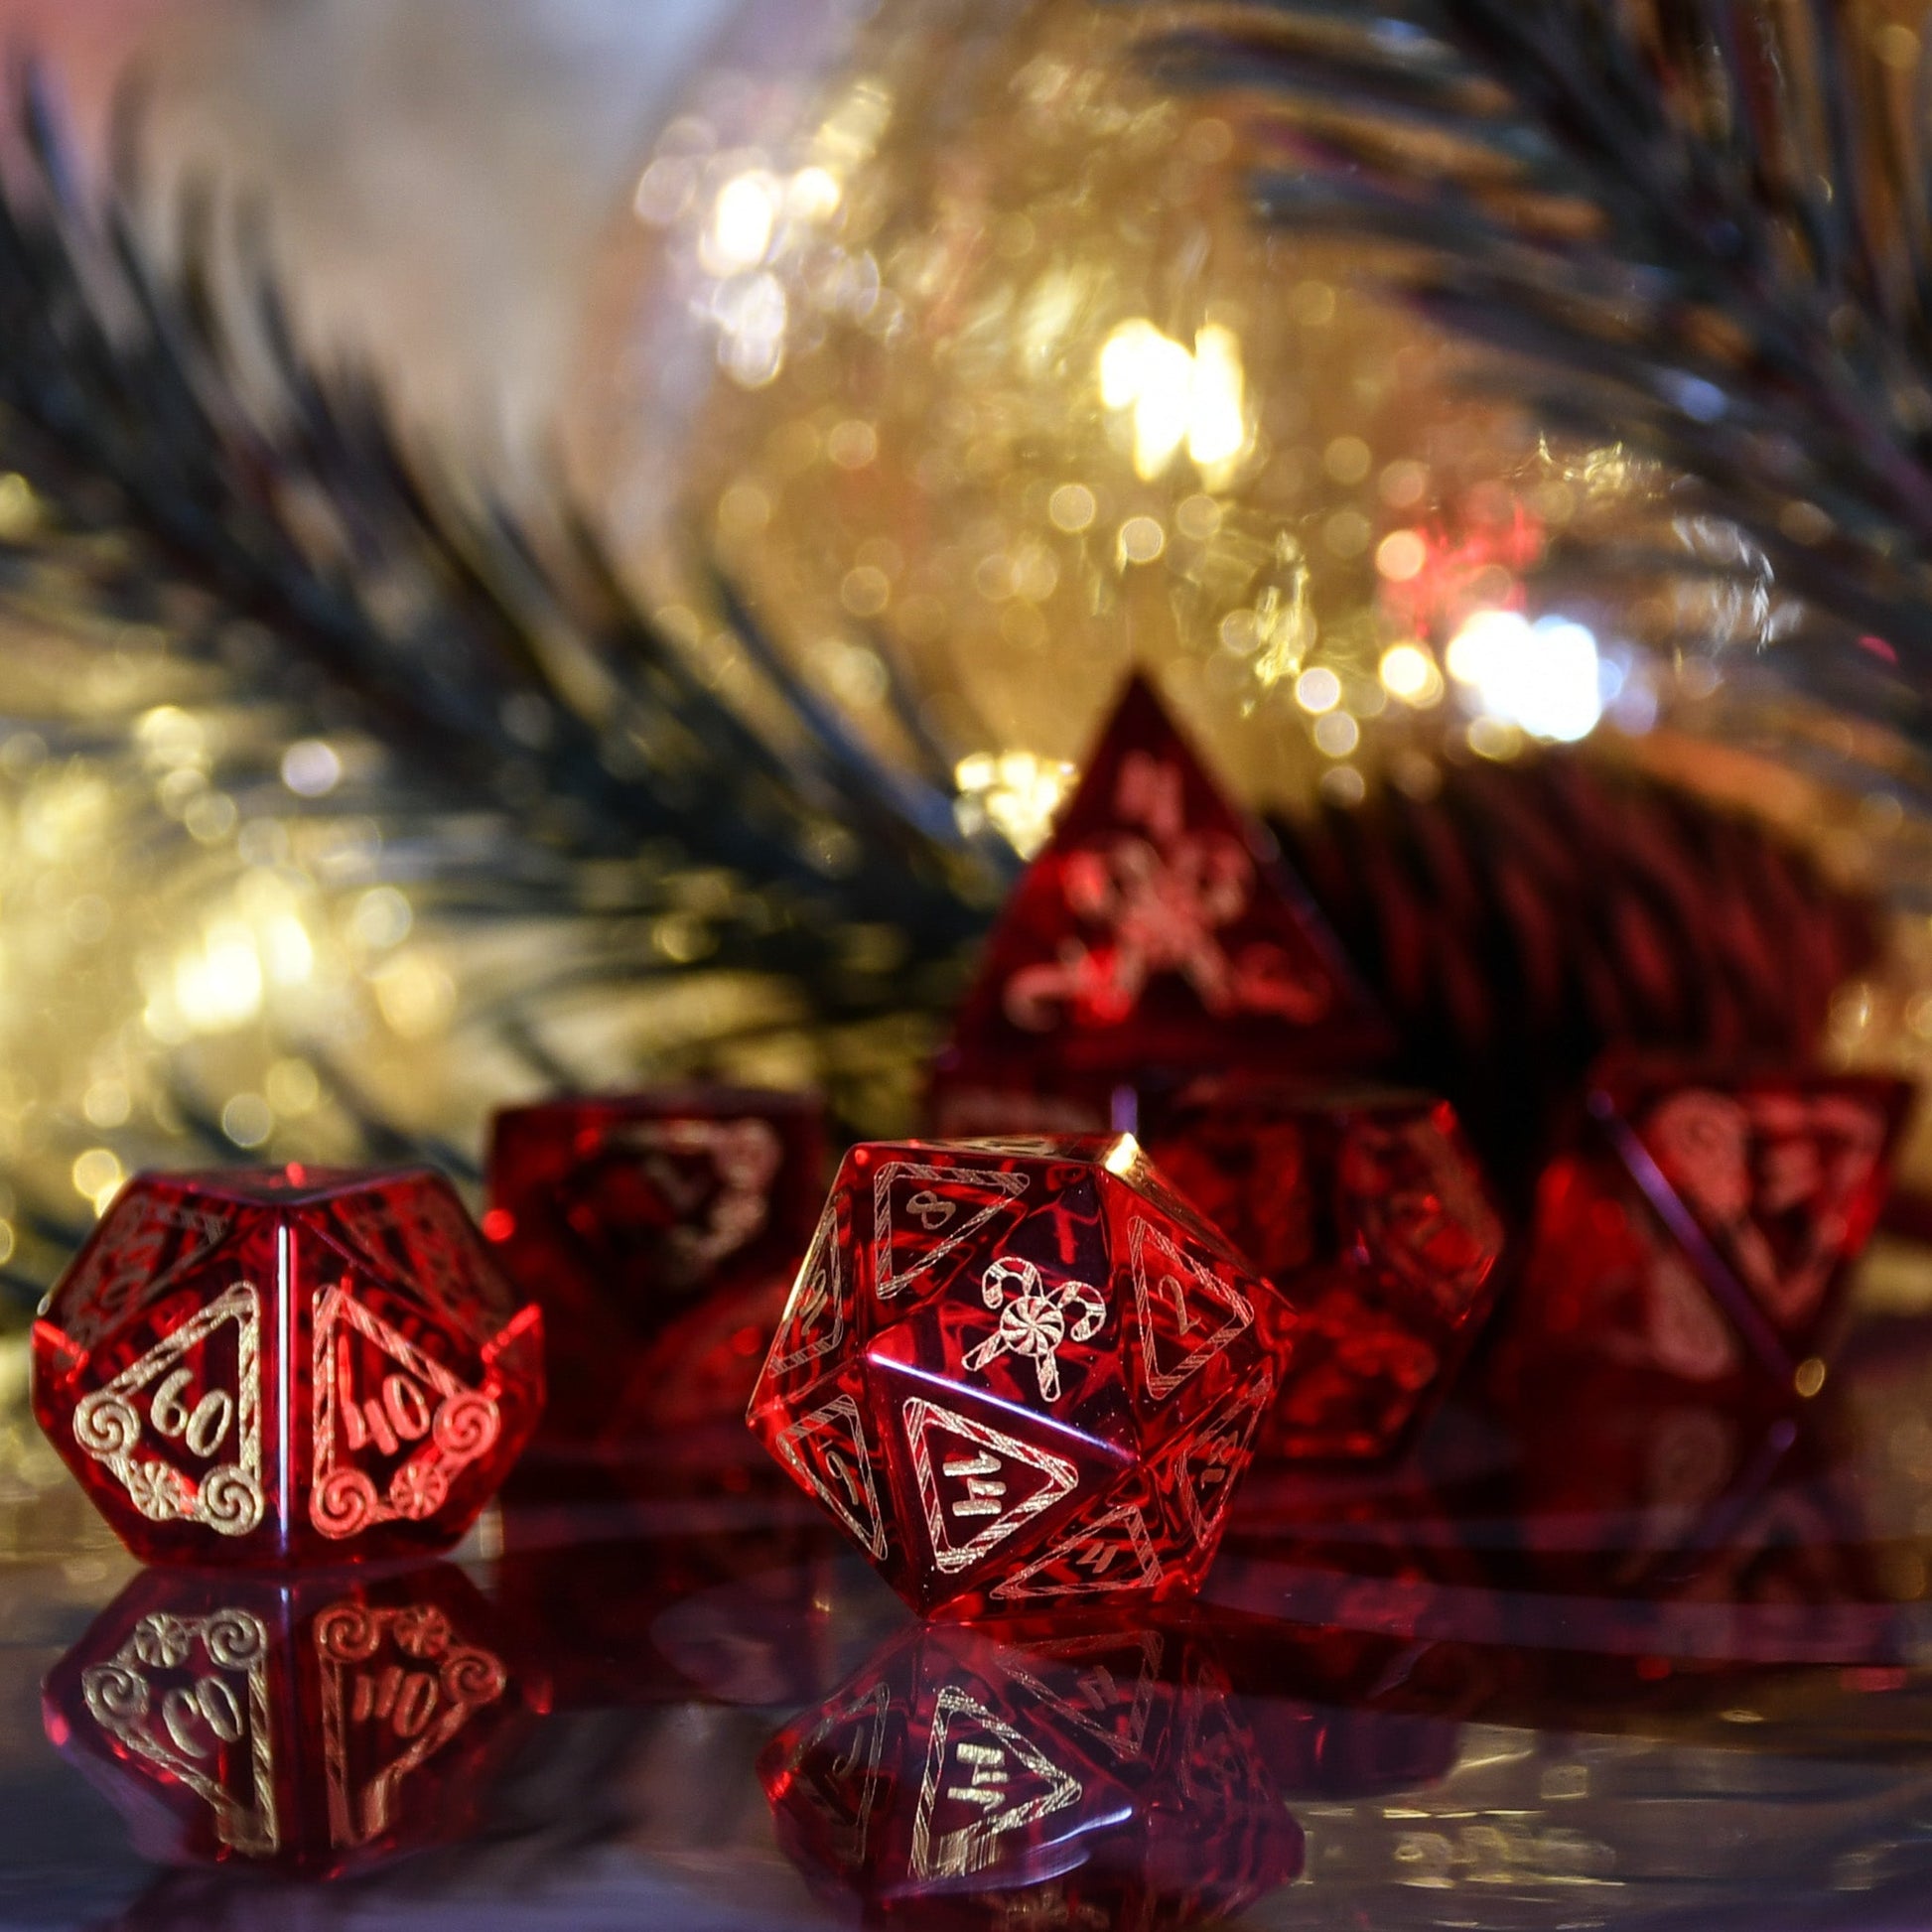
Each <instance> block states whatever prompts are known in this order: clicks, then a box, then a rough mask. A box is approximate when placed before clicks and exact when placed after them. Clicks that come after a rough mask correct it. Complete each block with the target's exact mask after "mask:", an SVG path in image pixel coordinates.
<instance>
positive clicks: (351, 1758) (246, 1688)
mask: <svg viewBox="0 0 1932 1932" xmlns="http://www.w3.org/2000/svg"><path fill="white" fill-rule="evenodd" d="M546 1698H547V1693H546V1692H545V1689H544V1686H543V1682H542V1680H541V1678H540V1677H536V1676H533V1675H531V1674H530V1673H529V1672H528V1671H527V1670H525V1669H524V1668H523V1666H522V1665H521V1664H520V1663H519V1662H518V1660H517V1659H516V1658H515V1656H514V1655H513V1654H512V1653H511V1651H510V1650H509V1649H508V1648H507V1647H506V1646H505V1644H504V1642H503V1638H502V1636H501V1634H500V1631H499V1628H498V1625H497V1622H496V1619H495V1618H494V1617H493V1616H492V1614H491V1613H490V1611H489V1608H488V1606H487V1605H486V1604H485V1603H484V1602H483V1598H482V1597H481V1596H479V1595H478V1593H477V1591H476V1589H475V1588H474V1587H472V1586H471V1584H470V1583H469V1581H468V1580H467V1579H466V1578H465V1577H464V1575H463V1574H462V1572H461V1571H458V1570H454V1569H452V1568H450V1567H449V1566H448V1565H434V1566H432V1567H430V1568H428V1569H423V1570H416V1571H411V1572H408V1573H406V1574H405V1575H402V1576H386V1577H384V1578H383V1579H382V1580H381V1581H380V1582H378V1583H374V1584H368V1585H356V1586H354V1587H347V1586H345V1583H344V1581H343V1579H342V1578H341V1577H337V1578H335V1579H333V1580H328V1579H323V1578H312V1579H304V1580H301V1581H296V1582H287V1581H277V1580H271V1579H267V1578H249V1577H241V1578H236V1577H232V1576H230V1577H219V1576H215V1575H213V1574H211V1573H207V1572H201V1573H192V1572H186V1571H149V1572H146V1573H145V1574H143V1575H142V1576H139V1577H137V1578H136V1579H135V1580H134V1582H133V1583H132V1584H130V1585H129V1586H128V1587H127V1588H126V1589H125V1590H124V1591H123V1592H122V1593H121V1595H120V1596H119V1597H117V1598H116V1599H115V1601H114V1602H113V1603H112V1604H110V1605H109V1606H108V1608H107V1609H105V1610H104V1611H102V1613H101V1615H100V1616H99V1618H98V1619H96V1621H95V1622H94V1624H93V1625H92V1627H91V1628H90V1629H89V1630H88V1631H87V1633H86V1634H85V1636H83V1637H82V1638H81V1640H80V1642H79V1643H78V1644H76V1645H75V1646H74V1648H73V1649H72V1650H70V1651H69V1652H68V1654H67V1655H66V1656H65V1657H64V1658H62V1660H61V1661H60V1663H58V1664H57V1665H56V1666H55V1667H54V1669H53V1671H52V1672H51V1673H50V1674H49V1677H48V1680H47V1685H46V1689H45V1691H44V1693H43V1705H44V1712H45V1723H46V1728H47V1734H48V1737H49V1739H50V1740H51V1741H52V1742H53V1743H54V1744H55V1745H56V1747H57V1748H59V1749H61V1750H62V1751H64V1752H65V1753H67V1755H68V1756H69V1758H70V1759H71V1760H72V1761H73V1762H74V1763H75V1764H76V1765H77V1766H78V1767H79V1768H80V1769H81V1771H82V1772H84V1773H85V1775H86V1776H87V1777H88V1779H89V1780H90V1781H91V1782H93V1783H95V1784H97V1785H99V1786H100V1787H101V1788H102V1789H103V1790H104V1791H105V1792H106V1794H107V1796H108V1797H109V1798H110V1799H111V1800H112V1801H113V1802H114V1803H115V1804H116V1805H117V1806H118V1807H119V1808H120V1809H121V1810H122V1811H123V1812H124V1813H125V1815H126V1817H127V1819H128V1822H129V1826H130V1828H131V1829H132V1831H133V1833H134V1836H135V1841H136V1849H137V1850H138V1851H140V1852H141V1853H142V1854H143V1855H144V1856H146V1857H148V1858H153V1859H158V1860H160V1861H163V1862H165V1863H189V1864H200V1863H236V1864H253V1865H262V1866H265V1867H271V1868H275V1869H283V1870H295V1871H302V1872H306V1873H309V1874H312V1875H317V1876H335V1875H338V1874H340V1873H343V1872H345V1871H348V1870H351V1869H362V1868H366V1867H367V1866H369V1865H372V1864H377V1863H383V1862H384V1861H386V1860H388V1859H391V1858H394V1857H397V1856H399V1855H401V1854H403V1853H405V1852H410V1851H414V1850H416V1849H418V1848H419V1847H422V1846H424V1845H428V1844H433V1843H436V1842H438V1841H443V1840H448V1839H450V1838H454V1837H459V1836H461V1835H462V1833H463V1832H464V1831H465V1830H466V1829H467V1828H468V1827H469V1826H470V1825H471V1823H472V1822H473V1820H474V1816H475V1813H476V1810H477V1797H478V1794H479V1791H480V1790H481V1789H483V1787H484V1784H485V1774H486V1773H487V1772H488V1771H489V1770H491V1769H492V1768H493V1767H494V1766H496V1765H497V1764H499V1763H500V1762H501V1761H502V1759H503V1757H504V1755H505V1753H506V1751H507V1750H508V1749H509V1748H510V1746H511V1745H512V1743H513V1741H514V1739H515V1737H516V1736H517V1735H518V1734H520V1732H521V1731H522V1729H523V1728H524V1726H525V1725H527V1723H528V1722H529V1718H530V1716H531V1714H532V1713H534V1712H538V1711H541V1710H542V1709H544V1708H545V1704H546Z"/></svg>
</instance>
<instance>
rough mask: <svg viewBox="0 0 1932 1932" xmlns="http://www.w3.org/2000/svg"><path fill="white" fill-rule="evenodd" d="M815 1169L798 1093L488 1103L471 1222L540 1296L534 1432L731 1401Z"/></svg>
mask: <svg viewBox="0 0 1932 1932" xmlns="http://www.w3.org/2000/svg"><path fill="white" fill-rule="evenodd" d="M824 1167H825V1146H824V1122H823V1109H822V1108H821V1106H820V1104H819V1102H818V1101H817V1100H816V1099H815V1098H813V1097H812V1096H810V1095H807V1094H788V1093H769V1092H754V1091H741V1090H735V1089H732V1088H726V1087H714V1088H692V1089H688V1090H683V1091H665V1092H659V1093H644V1094H630V1095H623V1096H620V1097H616V1098H611V1099H588V1100H559V1101H553V1102H549V1103H547V1104H545V1105H542V1106H536V1107H518V1108H515V1109H513V1110H511V1111H509V1112H507V1113H501V1114H498V1115H497V1116H496V1124H495V1132H494V1136H493V1138H492V1142H491V1147H490V1157H489V1196H490V1208H489V1212H488V1213H487V1214H486V1215H485V1216H484V1217H483V1230H484V1232H485V1233H486V1234H488V1235H489V1236H490V1238H491V1239H492V1240H493V1241H494V1242H495V1243H496V1251H497V1254H498V1257H499V1258H500V1260H501V1261H502V1264H503V1266H504V1267H505V1268H506V1269H507V1270H508V1271H509V1273H510V1276H511V1278H512V1279H513V1280H515V1281H517V1282H520V1283H522V1284H523V1285H524V1286H525V1287H526V1288H527V1289H528V1290H529V1292H530V1293H531V1294H533V1295H535V1296H536V1297H537V1299H538V1301H539V1303H540V1304H541V1305H542V1308H543V1314H544V1327H545V1337H546V1342H547V1346H548V1353H549V1363H550V1401H549V1406H548V1407H547V1409H546V1410H545V1412H544V1419H543V1427H542V1436H543V1439H544V1440H545V1441H546V1442H549V1441H555V1442H572V1443H589V1442H597V1441H604V1442H618V1441H623V1440H635V1439H636V1438H638V1437H640V1436H643V1435H648V1434H652V1433H655V1432H657V1431H659V1430H662V1429H664V1428H669V1427H674V1426H684V1425H688V1424H690V1423H694V1422H708V1421H721V1420H725V1419H727V1418H731V1419H736V1417H738V1416H739V1415H741V1414H742V1413H743V1412H744V1408H745V1404H746V1402H747V1400H748V1399H749V1398H750V1396H751V1393H752V1385H753V1383H754V1382H755V1381H756V1380H757V1377H758V1366H759V1352H760V1350H761V1349H762V1348H763V1346H764V1343H765V1339H766V1337H768V1336H769V1334H770V1332H771V1327H772V1324H773V1322H774V1321H776V1319H777V1316H778V1311H779V1310H780V1309H781V1308H782V1307H783V1305H784V1298H785V1292H786V1290H787V1289H788V1288H789V1287H790V1285H791V1278H792V1276H793V1274H794V1273H796V1271H797V1267H798V1257H799V1256H800V1255H801V1254H803V1253H804V1251H805V1245H806V1243H807V1242H808V1241H809V1240H810V1239H811V1232H812V1224H813V1221H814V1220H815V1219H816V1217H817V1214H818V1208H819V1203H820V1201H821V1200H822V1199H823V1198H824V1187H825V1176H824Z"/></svg>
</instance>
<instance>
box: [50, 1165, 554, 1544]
mask: <svg viewBox="0 0 1932 1932" xmlns="http://www.w3.org/2000/svg"><path fill="white" fill-rule="evenodd" d="M542 1404H543V1363H542V1319H541V1316H540V1315H539V1313H538V1311H537V1310H536V1308H535V1307H534V1306H533V1305H532V1306H528V1307H523V1308H519V1307H518V1305H517V1302H516V1299H515V1297H514V1296H513V1295H512V1293H511V1291H510V1288H509V1286H508V1284H507V1283H506V1282H505V1281H504V1280H503V1278H502V1276H501V1275H500V1274H499V1273H498V1272H497V1270H496V1267H495V1265H494V1263H493V1262H491V1260H490V1259H489V1256H488V1253H487V1251H486V1250H485V1249H484V1247H483V1241H482V1240H481V1238H480V1237H479V1236H478V1234H477V1232H476V1229H475V1228H474V1227H473V1226H472V1225H471V1223H470V1219H469V1217H468V1216H467V1215H466V1214H465V1213H464V1211H463V1207H462V1204H461V1202H459V1201H458V1199H457V1197H456V1195H455V1193H454V1192H453V1191H452V1190H451V1188H450V1185H449V1183H448V1182H447V1181H446V1180H444V1179H443V1178H442V1177H441V1176H440V1175H437V1174H434V1173H427V1172H423V1171H418V1170H411V1171H407V1172H399V1173H386V1174H350V1173H326V1172H321V1171H316V1170H310V1171H308V1172H306V1173H305V1172H304V1171H303V1170H301V1169H297V1168H289V1169H286V1170H283V1169H275V1170H271V1171H267V1172H244V1173H206V1174H139V1175H136V1177H135V1178H134V1179H133V1180H131V1181H130V1182H129V1183H128V1184H127V1186H126V1187H125V1188H124V1189H123V1190H122V1191H121V1193H120V1195H119V1197H118V1198H117V1199H116V1200H115V1202H114V1204H113V1206H112V1207H111V1208H110V1209H109V1210H108V1212H107V1215H106V1217H105V1218H104V1219H103V1220H102V1221H101V1223H100V1225H99V1226H98V1227H97V1228H96V1229H95V1230H94V1232H93V1234H92V1235H91V1236H90V1237H89V1239H88V1241H87V1244H86V1245H85V1246H84V1247H83V1248H82V1249H81V1251H80V1253H79V1254H78V1255H77V1256H76V1257H75V1259H74V1262H73V1265H72V1266H71V1267H70V1268H69V1270H68V1272H67V1274H66V1275H65V1276H64V1277H63V1278H62V1280H61V1281H60V1283H59V1284H58V1285H57V1286H56V1287H55V1289H54V1292H53V1293H52V1294H51V1295H50V1296H49V1297H48V1300H47V1303H46V1307H45V1310H44V1311H43V1313H42V1315H41V1318H40V1320H38V1321H37V1322H36V1323H35V1324H34V1413H35V1415H36V1416H37V1417H38V1418H39V1421H40V1425H41V1427H42V1429H44V1430H45V1431H46V1432H47V1435H48V1437H49V1439H50V1440H51V1441H52V1442H53V1444H54V1447H55V1448H56V1449H58V1450H59V1451H60V1452H61V1455H62V1456H63V1458H64V1459H65V1460H66V1461H67V1463H68V1465H69V1468H71V1469H72V1470H73V1472H74V1474H75V1475H76V1476H78V1477H79V1479H80V1482H81V1484H82V1486H83V1487H84V1488H85V1489H86V1490H87V1492H88V1494H89V1495H90V1496H91V1497H92V1498H93V1500H94V1502H95V1504H96V1505H97V1506H98V1507H99V1509H100V1511H101V1513H102V1515H104V1516H105V1517H106V1518H107V1520H108V1521H109V1523H111V1524H112V1525H113V1527H114V1529H115V1531H116V1532H117V1533H118V1534H119V1536H120V1538H121V1540H122V1541H123V1542H124V1543H126V1545H127V1546H128V1548H129V1549H130V1550H132V1551H133V1552H134V1554H135V1555H136V1556H138V1557H141V1558H142V1559H144V1560H145V1561H149V1562H154V1561H163V1562H165V1561H177V1562H190V1563H218V1564H228V1563H244V1564H247V1563H258V1564H261V1563H270V1564H272V1563H286V1562H310V1563H340V1562H342V1561H344V1560H345V1559H349V1560H361V1559H365V1558H388V1557H396V1556H405V1555H409V1554H411V1553H415V1554H421V1553H424V1552H426V1551H431V1550H437V1549H441V1548H444V1547H446V1546H447V1545H449V1544H451V1543H454V1542H455V1541H456V1540H457V1538H459V1537H460V1536H461V1535H462V1534H463V1532H464V1531H465V1530H466V1529H468V1528H469V1526H470V1524H471V1523H472V1522H473V1521H474V1520H475V1518H476V1516H477V1513H478V1511H480V1510H481V1509H482V1508H483V1504H484V1503H485V1502H487V1501H488V1499H489V1497H490V1496H491V1495H492V1494H493V1493H494V1491H495V1489H496V1486H497V1484H498V1483H499V1482H500V1481H501V1480H502V1478H503V1475H504V1474H505V1472H506V1471H507V1470H508V1468H509V1465H510V1464H511V1462H513V1461H514V1460H515V1458H516V1456H517V1454H518V1452H519V1451H520V1450H521V1449H522V1447H523V1445H524V1443H525V1441H526V1440H527V1439H528V1437H529V1435H530V1432H531V1430H532V1429H533V1428H534V1427H535V1426H536V1419H537V1414H538V1412H539V1410H540V1409H541V1407H542Z"/></svg>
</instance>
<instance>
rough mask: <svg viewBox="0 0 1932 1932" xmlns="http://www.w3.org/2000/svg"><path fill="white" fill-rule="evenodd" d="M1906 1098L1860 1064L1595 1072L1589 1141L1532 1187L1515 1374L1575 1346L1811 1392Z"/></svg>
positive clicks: (1689, 1379) (1513, 1329)
mask: <svg viewBox="0 0 1932 1932" xmlns="http://www.w3.org/2000/svg"><path fill="white" fill-rule="evenodd" d="M1910 1098H1911V1090H1910V1088H1909V1087H1908V1086H1907V1085H1906V1084H1905V1083H1904V1082H1903V1081H1899V1080H1892V1079H1884V1078H1879V1077H1875V1076H1861V1075H1853V1074H1832V1073H1813V1072H1786V1073H1771V1074H1762V1075H1750V1076H1741V1077H1740V1076H1728V1077H1713V1078H1701V1077H1698V1076H1696V1075H1695V1074H1692V1073H1687V1072H1686V1071H1684V1070H1682V1069H1676V1068H1671V1067H1668V1066H1659V1065H1649V1066H1645V1065H1635V1066H1629V1067H1624V1068H1620V1069H1618V1070H1616V1071H1613V1072H1612V1073H1610V1074H1609V1075H1608V1076H1606V1077H1604V1078H1601V1079H1599V1080H1598V1081H1597V1082H1596V1083H1595V1086H1594V1089H1593V1091H1592V1093H1591V1095H1590V1102H1589V1115H1590V1118H1589V1124H1588V1127H1587V1130H1586V1132H1585V1135H1584V1137H1583V1138H1582V1139H1581V1140H1580V1142H1579V1143H1578V1145H1577V1147H1576V1148H1575V1150H1574V1151H1572V1152H1571V1153H1569V1154H1567V1155H1566V1156H1564V1157H1563V1158H1562V1159H1559V1160H1557V1161H1555V1162H1553V1163H1552V1164H1551V1165H1550V1167H1549V1168H1548V1169H1547V1170H1546V1171H1545V1173H1544V1174H1543V1178H1542V1182H1541V1185H1540V1187H1539V1189H1538V1198H1537V1217H1536V1232H1535V1239H1534V1242H1533V1244H1532V1248H1531V1252H1530V1255H1529V1259H1528V1262H1527V1264H1526V1267H1525V1276H1524V1282H1523V1289H1522V1293H1521V1296H1520V1298H1519V1302H1518V1306H1517V1309H1516V1311H1515V1313H1514V1315H1513V1317H1512V1320H1511V1324H1510V1340H1511V1344H1512V1345H1511V1348H1510V1350H1509V1351H1508V1352H1509V1358H1510V1359H1511V1360H1512V1361H1516V1362H1518V1363H1521V1364H1525V1365H1526V1366H1522V1367H1519V1368H1518V1370H1517V1372H1516V1374H1515V1376H1514V1378H1513V1379H1514V1380H1516V1381H1517V1382H1519V1383H1520V1382H1522V1380H1523V1378H1524V1376H1525V1375H1528V1376H1530V1377H1531V1378H1534V1377H1535V1376H1536V1375H1537V1374H1539V1373H1540V1364H1542V1363H1544V1362H1546V1361H1547V1360H1549V1359H1550V1358H1551V1357H1552V1356H1553V1355H1571V1356H1576V1357H1582V1358H1585V1359H1588V1360H1593V1361H1595V1362H1598V1363H1602V1364H1607V1365H1613V1366H1615V1367H1618V1368H1621V1369H1626V1370H1639V1371H1642V1372H1645V1373H1649V1374H1652V1375H1655V1376H1659V1377H1663V1378H1668V1379H1669V1380H1672V1381H1675V1382H1677V1383H1680V1384H1685V1383H1689V1384H1694V1385H1697V1386H1700V1387H1702V1388H1704V1389H1707V1390H1714V1391H1716V1390H1726V1391H1732V1392H1741V1391H1745V1390H1749V1391H1752V1392H1754V1393H1757V1394H1759V1395H1762V1396H1765V1397H1767V1398H1772V1397H1774V1398H1779V1399H1785V1400H1788V1399H1789V1398H1790V1396H1791V1395H1792V1393H1793V1392H1794V1391H1795V1392H1796V1393H1797V1394H1798V1395H1801V1396H1811V1395H1815V1394H1816V1393H1817V1392H1818V1389H1819V1388H1820V1387H1821V1386H1822V1385H1823V1383H1824V1380H1825V1367H1826V1357H1827V1355H1828V1354H1829V1352H1830V1348H1831V1346H1832V1343H1833V1340H1834V1338H1835V1332H1836V1329H1837V1326H1838V1316H1839V1314H1840V1312H1841V1311H1842V1308H1843V1305H1844V1301H1845V1288H1846V1281H1847V1275H1848V1271H1849V1269H1850V1266H1851V1264H1852V1262H1853V1261H1854V1260H1855V1259H1856V1258H1857V1257H1858V1255H1859V1253H1860V1251H1861V1250H1862V1249H1863V1246H1864V1244H1865V1241H1866V1240H1867V1238H1868V1237H1869V1235H1870V1233H1871V1229H1872V1225H1873V1223H1874V1222H1875V1221H1876V1219H1877V1216H1878V1212H1879V1209H1880V1208H1881V1207H1882V1206H1883V1204H1884V1195H1885V1188H1886V1184H1887V1178H1888V1171H1889V1164H1890V1158H1891V1150H1892V1145H1893V1143H1894V1141H1895V1139H1896V1137H1897V1133H1898V1129H1899V1125H1900V1122H1901V1120H1902V1118H1903V1116H1904V1113H1905V1109H1906V1107H1907V1105H1908V1104H1909V1101H1910ZM1532 1364H1533V1365H1538V1366H1527V1365H1532ZM1526 1393H1528V1394H1532V1395H1533V1391H1529V1390H1526Z"/></svg>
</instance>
